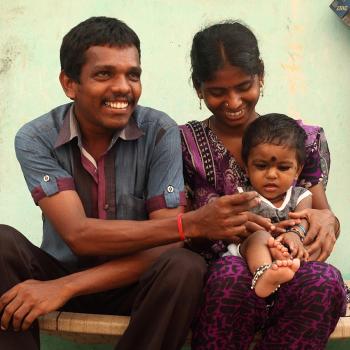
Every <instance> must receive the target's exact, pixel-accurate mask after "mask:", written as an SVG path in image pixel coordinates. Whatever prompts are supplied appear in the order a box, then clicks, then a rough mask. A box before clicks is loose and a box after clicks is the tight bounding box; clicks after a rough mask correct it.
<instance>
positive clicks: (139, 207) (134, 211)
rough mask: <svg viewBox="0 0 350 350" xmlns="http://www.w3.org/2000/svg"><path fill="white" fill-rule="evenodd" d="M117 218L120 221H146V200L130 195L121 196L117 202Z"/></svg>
mask: <svg viewBox="0 0 350 350" xmlns="http://www.w3.org/2000/svg"><path fill="white" fill-rule="evenodd" d="M118 203H119V204H118V210H117V217H118V219H122V220H147V219H148V213H147V210H146V200H145V199H143V198H138V197H135V196H134V195H132V194H122V195H121V197H120V200H119V201H118Z"/></svg>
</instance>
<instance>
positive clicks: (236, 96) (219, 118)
mask: <svg viewBox="0 0 350 350" xmlns="http://www.w3.org/2000/svg"><path fill="white" fill-rule="evenodd" d="M262 79H263V77H262V76H261V77H259V76H258V75H257V74H255V75H249V74H247V73H245V72H244V71H243V70H242V69H241V68H239V67H236V66H231V65H229V64H226V65H225V66H224V67H223V68H221V69H219V70H218V71H217V72H216V73H215V74H214V77H213V79H211V80H208V81H205V82H203V83H201V85H200V87H199V89H198V90H197V94H198V97H199V98H203V99H204V102H205V104H206V106H207V107H208V109H209V110H210V111H211V112H212V113H213V115H214V117H215V123H218V124H221V126H223V127H229V128H232V127H238V126H242V125H243V126H245V125H248V124H249V123H250V122H251V121H252V120H254V119H255V118H256V113H255V105H256V103H257V102H258V100H259V96H260V86H261V84H262V82H263V81H262Z"/></svg>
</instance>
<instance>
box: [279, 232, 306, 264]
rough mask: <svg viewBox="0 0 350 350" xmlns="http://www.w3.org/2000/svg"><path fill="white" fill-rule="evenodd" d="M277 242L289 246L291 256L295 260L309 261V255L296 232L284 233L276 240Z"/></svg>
mask: <svg viewBox="0 0 350 350" xmlns="http://www.w3.org/2000/svg"><path fill="white" fill-rule="evenodd" d="M276 241H278V242H281V243H282V244H283V245H285V246H288V248H289V252H290V255H291V256H292V257H293V258H299V259H300V260H305V261H307V260H308V259H309V253H308V252H307V250H306V249H305V247H304V245H303V242H302V241H301V240H300V237H299V236H298V235H297V234H296V233H294V232H290V231H289V232H286V233H282V234H281V235H280V236H278V237H277V238H276Z"/></svg>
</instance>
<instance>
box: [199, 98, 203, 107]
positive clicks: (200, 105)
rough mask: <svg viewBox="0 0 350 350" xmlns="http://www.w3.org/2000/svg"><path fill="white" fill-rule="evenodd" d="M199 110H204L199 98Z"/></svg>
mask: <svg viewBox="0 0 350 350" xmlns="http://www.w3.org/2000/svg"><path fill="white" fill-rule="evenodd" d="M199 109H200V110H202V99H201V98H199Z"/></svg>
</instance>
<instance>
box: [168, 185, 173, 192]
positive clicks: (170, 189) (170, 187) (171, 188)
mask: <svg viewBox="0 0 350 350" xmlns="http://www.w3.org/2000/svg"><path fill="white" fill-rule="evenodd" d="M167 191H168V192H169V193H173V192H174V187H173V186H171V185H170V186H168V187H167Z"/></svg>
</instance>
